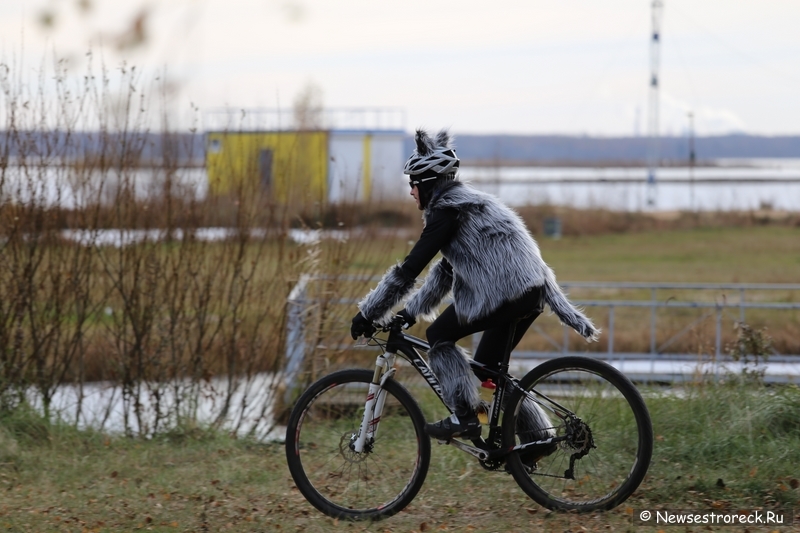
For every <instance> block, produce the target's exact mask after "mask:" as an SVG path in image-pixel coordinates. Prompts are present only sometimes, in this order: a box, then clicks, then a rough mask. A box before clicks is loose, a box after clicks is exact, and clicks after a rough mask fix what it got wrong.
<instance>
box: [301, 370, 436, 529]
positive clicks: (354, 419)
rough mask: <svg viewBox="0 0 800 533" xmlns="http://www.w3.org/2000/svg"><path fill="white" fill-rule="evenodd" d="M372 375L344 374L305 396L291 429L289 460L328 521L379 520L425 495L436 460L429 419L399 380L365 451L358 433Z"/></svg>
mask: <svg viewBox="0 0 800 533" xmlns="http://www.w3.org/2000/svg"><path fill="white" fill-rule="evenodd" d="M372 377H373V372H372V371H369V370H357V369H351V370H341V371H339V372H334V373H333V374H330V375H328V376H325V377H324V378H322V379H320V380H319V381H317V382H316V383H314V384H313V385H311V387H309V389H308V390H307V391H306V392H304V393H303V395H302V396H300V399H299V400H298V401H297V404H296V405H295V406H294V409H292V413H291V415H290V416H289V422H288V426H287V428H286V459H287V461H288V464H289V471H290V472H291V474H292V477H293V478H294V481H295V484H296V485H297V488H298V489H299V490H300V492H301V493H302V494H303V496H305V498H306V499H307V500H308V501H309V502H310V503H311V504H312V505H314V507H316V508H317V509H319V510H320V511H322V512H323V513H325V514H326V515H328V516H331V517H334V518H344V519H350V520H378V519H382V518H386V517H389V516H392V515H393V514H395V513H397V512H398V511H400V510H401V509H403V508H404V507H405V506H406V505H408V504H409V503H410V502H411V500H413V499H414V496H416V495H417V492H419V489H420V488H421V487H422V483H423V482H424V481H425V476H426V474H427V472H428V465H429V463H430V457H431V443H430V439H429V438H428V437H427V436H426V435H425V432H424V428H425V418H424V416H423V414H422V411H420V408H419V406H418V405H417V402H416V401H414V399H413V398H412V397H411V395H410V394H409V393H408V391H407V390H406V389H405V388H403V387H402V386H401V385H400V384H399V383H397V382H396V381H394V380H393V379H389V380H387V381H386V383H385V384H384V388H383V389H382V391H381V393H382V394H386V395H387V396H386V402H385V404H384V407H383V413H382V416H381V418H380V425H379V427H378V432H377V435H376V437H375V439H374V440H373V441H370V442H367V443H366V445H365V449H364V451H363V452H361V453H356V452H355V451H354V449H353V448H352V446H351V444H352V443H353V442H354V441H355V439H356V437H357V436H358V433H359V430H360V426H361V420H362V417H363V414H364V406H365V403H366V400H367V394H368V392H369V384H370V382H371V381H372Z"/></svg>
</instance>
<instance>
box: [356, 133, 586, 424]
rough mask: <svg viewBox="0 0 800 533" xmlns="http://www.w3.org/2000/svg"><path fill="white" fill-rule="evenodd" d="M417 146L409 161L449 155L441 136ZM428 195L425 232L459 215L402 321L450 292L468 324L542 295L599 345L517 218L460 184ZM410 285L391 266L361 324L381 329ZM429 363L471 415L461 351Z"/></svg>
mask: <svg viewBox="0 0 800 533" xmlns="http://www.w3.org/2000/svg"><path fill="white" fill-rule="evenodd" d="M415 140H416V151H415V153H414V154H412V158H413V157H415V156H424V155H425V154H427V153H431V152H432V151H433V150H434V149H439V150H441V149H442V148H443V147H447V148H449V147H450V138H449V135H448V134H447V132H446V131H442V132H440V133H439V134H438V135H437V136H436V138H435V139H431V137H429V136H428V135H427V133H425V132H424V131H417V135H416V138H415ZM430 187H432V188H431V189H429V190H428V191H426V192H427V197H428V198H427V199H426V202H425V205H424V212H423V218H424V220H425V222H426V225H427V223H428V222H429V221H430V220H431V217H433V216H434V215H435V214H436V213H437V212H442V211H443V210H448V212H455V213H457V215H456V216H457V229H456V230H455V231H454V233H453V234H452V237H451V238H449V240H448V241H447V242H445V243H443V244H442V246H441V248H440V251H441V254H442V256H443V259H441V260H439V261H437V262H435V263H434V264H433V265H432V266H431V267H430V269H429V273H428V276H427V277H426V278H425V281H424V282H423V284H422V286H421V287H420V288H419V290H417V291H416V292H414V293H413V295H412V296H411V298H410V299H409V300H408V301H407V303H406V311H407V312H408V313H410V314H411V315H412V316H414V317H422V318H425V319H433V318H435V316H436V311H437V309H438V307H439V304H440V303H441V302H442V300H443V299H444V298H446V297H447V296H448V295H449V294H450V293H451V292H452V295H453V300H454V307H455V312H456V315H457V317H458V321H459V322H460V323H464V324H467V323H471V322H474V321H476V320H479V319H482V318H484V317H486V316H488V315H490V314H491V313H492V312H494V311H495V310H497V309H498V308H499V307H500V306H502V305H503V304H504V303H506V302H513V301H515V300H518V299H520V298H521V297H523V295H525V294H526V293H527V292H528V291H530V290H531V289H535V288H540V289H541V292H542V299H543V300H544V303H546V304H547V305H548V306H549V307H550V309H551V310H552V311H553V313H555V315H556V316H557V317H558V318H559V320H561V322H562V323H564V324H566V325H568V326H570V327H571V328H573V329H574V330H575V331H576V332H578V334H580V335H581V336H583V337H584V338H586V339H587V340H589V341H591V340H596V339H597V337H598V335H599V333H600V331H599V330H598V329H597V328H596V327H595V326H594V324H592V322H591V320H590V319H589V318H588V317H587V316H586V315H585V314H584V313H583V312H581V311H580V310H579V309H577V308H575V306H573V305H572V304H571V303H570V301H569V300H568V299H567V297H566V296H565V294H564V293H563V292H562V291H561V288H560V287H559V285H558V283H557V282H556V277H555V274H554V273H553V271H552V270H551V269H550V267H548V266H547V264H546V263H545V262H544V260H543V259H542V256H541V253H540V252H539V247H538V245H537V243H536V241H535V240H534V238H533V237H532V236H531V234H530V232H528V230H527V228H526V226H525V224H524V222H523V221H522V219H521V218H520V217H519V215H517V214H516V212H514V211H513V210H512V209H510V208H509V207H507V206H505V205H504V204H503V203H502V202H500V200H499V199H497V198H496V197H494V196H492V195H490V194H486V193H484V192H481V191H478V190H476V189H474V188H472V187H471V186H469V185H466V184H464V183H462V182H459V181H455V180H452V179H437V180H435V181H434V183H433V184H432V185H431V186H430ZM415 283H416V280H415V279H413V278H409V277H408V276H407V275H406V274H404V271H403V269H402V264H396V265H394V266H392V267H391V268H389V270H388V271H387V272H386V274H385V275H384V276H383V278H382V279H381V281H380V282H379V283H378V285H377V287H376V288H375V289H374V290H372V291H371V292H370V293H369V294H367V295H366V297H365V298H364V299H363V300H362V301H361V302H360V303H359V304H358V307H359V309H360V311H361V313H362V314H363V316H364V317H368V318H369V319H370V320H374V321H377V322H385V321H387V320H388V319H389V318H391V316H392V308H393V307H394V306H396V305H397V304H399V303H400V302H401V301H403V300H404V299H405V298H406V297H408V296H409V294H411V293H412V292H413V289H414V287H415ZM428 356H429V360H430V365H431V369H432V370H433V371H434V373H435V374H436V376H437V377H438V378H439V380H440V381H441V385H442V390H443V392H444V393H445V400H446V401H447V403H448V405H449V406H450V408H451V409H453V410H454V411H456V412H457V413H458V411H459V408H463V407H468V408H471V409H474V408H475V407H476V406H477V405H478V403H479V401H480V399H479V396H478V393H477V388H476V383H475V377H474V376H473V375H472V372H471V371H470V367H469V364H468V363H467V361H466V359H465V354H464V353H463V351H462V350H461V349H460V348H459V347H458V346H456V345H455V344H454V343H452V342H440V343H437V344H435V345H434V346H432V347H431V350H430V351H429V353H428ZM527 404H530V405H531V406H532V407H531V408H530V409H528V411H530V416H531V417H532V418H531V426H536V427H540V428H541V427H542V424H545V421H546V420H547V417H546V415H545V414H544V413H543V412H541V411H540V409H539V408H538V406H536V404H534V403H533V402H526V405H527ZM547 426H549V424H545V425H544V427H547Z"/></svg>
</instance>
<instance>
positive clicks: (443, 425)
mask: <svg viewBox="0 0 800 533" xmlns="http://www.w3.org/2000/svg"><path fill="white" fill-rule="evenodd" d="M425 433H427V434H428V435H429V436H430V437H431V438H434V439H438V440H450V439H452V438H454V437H465V438H478V437H480V436H481V423H480V421H479V420H478V417H477V416H476V415H475V413H472V416H470V415H465V416H460V417H456V415H451V416H448V417H447V418H445V419H444V420H439V421H438V422H434V423H433V424H425Z"/></svg>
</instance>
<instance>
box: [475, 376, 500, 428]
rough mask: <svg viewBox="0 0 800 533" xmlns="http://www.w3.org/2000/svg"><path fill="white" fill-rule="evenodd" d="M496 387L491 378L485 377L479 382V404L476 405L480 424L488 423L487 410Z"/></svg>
mask: <svg viewBox="0 0 800 533" xmlns="http://www.w3.org/2000/svg"><path fill="white" fill-rule="evenodd" d="M496 388H497V385H495V384H494V382H493V381H492V380H491V379H487V380H486V381H484V382H482V383H481V387H480V389H479V392H480V395H481V405H480V407H478V420H480V422H481V424H488V423H489V410H490V408H491V405H492V402H493V401H494V390H495V389H496Z"/></svg>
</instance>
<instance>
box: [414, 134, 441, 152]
mask: <svg viewBox="0 0 800 533" xmlns="http://www.w3.org/2000/svg"><path fill="white" fill-rule="evenodd" d="M414 142H415V143H416V145H417V153H418V154H419V155H421V156H426V155H428V154H430V153H431V152H433V151H434V150H435V149H436V146H435V145H434V144H433V139H431V137H430V135H428V132H426V131H425V130H422V129H419V130H417V134H416V135H415V136H414Z"/></svg>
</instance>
